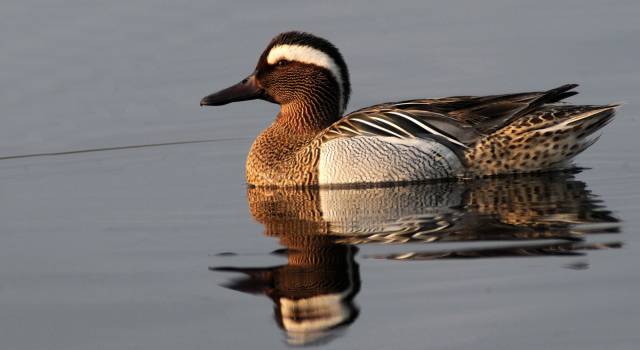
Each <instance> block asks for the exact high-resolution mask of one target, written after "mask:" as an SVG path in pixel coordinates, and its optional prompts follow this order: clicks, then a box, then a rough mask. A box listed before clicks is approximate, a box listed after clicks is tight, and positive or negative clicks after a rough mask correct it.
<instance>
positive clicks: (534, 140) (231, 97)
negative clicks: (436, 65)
mask: <svg viewBox="0 0 640 350" xmlns="http://www.w3.org/2000/svg"><path fill="white" fill-rule="evenodd" d="M576 86H577V85H576V84H567V85H563V86H560V87H558V88H555V89H551V90H548V91H542V92H525V93H516V94H505V95H491V96H455V97H446V98H437V99H416V100H407V101H401V102H393V103H383V104H379V105H375V106H371V107H367V108H363V109H360V110H357V111H355V112H352V113H349V114H347V115H345V116H342V115H343V112H344V110H345V108H346V106H347V103H348V101H349V96H350V93H351V87H350V83H349V72H348V71H347V65H346V64H345V62H344V59H343V58H342V55H341V54H340V52H339V51H338V49H337V48H336V47H335V46H333V45H332V44H331V43H330V42H328V41H327V40H325V39H323V38H319V37H317V36H314V35H312V34H309V33H303V32H286V33H282V34H279V35H278V36H276V37H275V38H274V39H273V40H272V41H271V43H269V45H268V46H267V48H266V49H265V50H264V52H263V53H262V55H261V56H260V59H259V60H258V64H257V66H256V69H255V71H254V72H253V73H252V74H251V75H250V76H249V77H247V78H246V79H244V80H242V81H241V82H240V83H238V84H236V85H233V86H231V87H229V88H227V89H224V90H222V91H219V92H217V93H214V94H211V95H209V96H206V97H204V98H203V99H202V100H201V101H200V105H207V106H219V105H224V104H227V103H231V102H237V101H245V100H252V99H263V100H267V101H270V102H273V103H277V104H279V105H280V112H279V113H278V115H277V117H276V119H275V121H274V122H273V123H272V124H271V126H269V127H268V128H267V129H266V130H264V131H263V132H262V133H261V134H260V135H259V136H258V137H257V139H256V140H255V141H254V143H253V145H252V146H251V151H250V152H249V156H248V159H247V164H246V177H247V182H248V183H249V184H250V185H253V186H309V185H321V186H322V185H324V186H327V185H328V186H331V185H344V184H362V183H398V182H410V181H421V180H428V179H442V178H455V177H479V176H487V175H496V174H505V173H527V172H539V171H548V170H555V169H561V168H566V167H567V166H569V165H570V163H571V159H572V158H573V157H574V156H576V155H577V154H579V153H580V152H582V151H584V150H585V149H586V148H587V147H589V146H590V145H591V144H593V142H595V141H596V140H597V137H594V136H593V134H594V133H595V132H596V131H597V130H599V129H600V128H602V127H603V126H604V125H606V124H607V123H608V122H609V121H611V119H612V118H613V116H614V113H615V109H616V107H617V105H600V106H596V105H583V106H575V105H567V104H558V102H559V101H561V100H563V99H565V98H567V97H569V96H573V95H575V94H576V93H577V92H575V91H571V90H572V89H574V88H575V87H576Z"/></svg>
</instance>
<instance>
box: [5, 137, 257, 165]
mask: <svg viewBox="0 0 640 350" xmlns="http://www.w3.org/2000/svg"><path fill="white" fill-rule="evenodd" d="M246 139H247V138H246V137H234V138H223V139H203V140H188V141H173V142H161V143H148V144H144V145H127V146H113V147H101V148H88V149H80V150H71V151H62V152H43V153H30V154H18V155H13V156H2V157H0V160H7V159H20V158H32V157H53V156H63V155H68V154H79V153H94V152H104V151H119V150H125V149H136V148H149V147H161V146H172V145H187V144H194V143H212V142H223V141H236V140H246Z"/></svg>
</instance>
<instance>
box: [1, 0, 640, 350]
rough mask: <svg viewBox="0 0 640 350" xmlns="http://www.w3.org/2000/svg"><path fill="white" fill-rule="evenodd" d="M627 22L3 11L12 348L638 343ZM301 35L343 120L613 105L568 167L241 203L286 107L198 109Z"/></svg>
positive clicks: (250, 8) (492, 13)
mask: <svg viewBox="0 0 640 350" xmlns="http://www.w3.org/2000/svg"><path fill="white" fill-rule="evenodd" d="M637 18H640V3H638V2H637V1H609V2H605V1H577V0H576V1H560V2H558V1H538V2H535V3H527V4H517V3H515V2H510V1H499V0H491V1H488V2H487V1H485V2H482V3H480V2H477V1H448V2H444V1H442V2H431V3H429V4H426V5H425V4H423V2H422V1H412V2H406V3H395V2H394V3H393V4H390V3H389V2H387V1H376V2H371V1H366V2H365V1H361V2H344V1H342V2H337V3H334V4H331V3H321V2H315V3H313V4H307V5H305V4H301V3H299V2H294V1H291V2H287V1H277V2H275V1H274V2H270V3H269V4H253V3H250V2H242V1H234V2H217V1H175V2H171V3H169V2H157V1H151V0H134V1H110V2H104V3H99V4H98V3H95V2H86V1H80V0H76V1H74V0H61V1H57V2H50V1H43V0H33V1H28V2H23V1H13V0H10V1H5V2H3V3H2V4H1V5H0V33H2V34H0V39H1V40H0V52H2V54H1V55H0V87H1V89H0V91H2V92H1V93H0V106H1V107H0V108H1V110H2V116H1V119H0V120H1V121H2V127H0V157H2V158H3V159H1V160H0V196H1V200H0V348H2V349H176V348H179V349H230V348H234V349H235V348H237V349H250V348H261V349H279V348H283V347H286V346H288V345H291V346H296V345H305V344H307V345H309V344H316V345H321V346H322V347H323V348H328V349H331V348H333V349H366V348H370V349H390V348H393V349H416V348H418V349H422V348H428V349H460V348H465V349H466V348H473V349H540V348H545V349H603V348H607V349H635V348H637V344H638V343H639V342H640V333H639V332H638V330H639V329H638V324H640V302H639V301H638V298H637V295H638V291H639V290H640V273H639V272H638V265H639V264H640V251H639V250H638V247H639V246H640V235H639V234H640V233H639V232H638V229H639V228H640V216H639V215H638V211H639V210H640V189H639V188H640V175H639V174H640V155H639V154H638V152H637V146H638V142H637V133H638V132H639V131H640V128H639V127H640V124H639V122H638V116H639V115H640V105H639V104H638V96H639V95H640V70H638V64H637V62H639V61H640V45H638V38H639V37H640V24H638V20H637ZM289 29H302V30H307V31H310V32H314V33H317V34H320V35H323V36H325V37H327V38H329V39H330V40H331V41H333V42H334V43H335V44H336V45H337V46H338V47H339V48H340V49H341V50H342V52H343V54H344V56H345V59H346V60H347V63H349V64H350V69H351V76H352V82H353V90H354V96H353V99H352V102H351V104H350V108H349V109H356V108H359V107H363V106H367V105H370V104H373V103H377V102H383V101H392V100H398V99H407V98H414V97H427V96H431V97H433V96H446V95H454V94H488V93H500V92H515V91H523V90H531V89H533V90H536V89H546V88H551V87H554V86H557V85H560V84H562V83H566V82H577V83H580V84H581V87H580V88H579V90H580V91H581V94H580V95H578V96H576V97H573V98H572V99H571V101H572V102H575V103H607V102H620V101H623V102H625V103H626V104H625V105H624V107H623V109H622V110H621V111H620V113H619V115H618V117H617V119H616V120H615V121H614V122H613V123H612V124H611V125H609V126H608V127H607V128H606V129H605V131H604V135H603V137H602V138H601V140H600V141H599V142H598V143H597V144H596V145H595V146H593V147H592V148H591V149H589V150H588V151H587V152H586V153H585V154H583V155H582V156H580V157H579V158H578V164H579V165H580V166H581V167H584V168H585V169H584V170H582V171H581V172H574V173H565V174H554V175H545V176H521V177H516V178H504V179H493V180H484V181H476V182H472V183H466V184H461V183H441V184H428V185H415V186H404V187H390V188H378V189H358V190H339V191H277V190H271V191H261V190H250V191H248V190H247V188H246V186H245V184H244V182H243V180H244V179H243V171H244V159H245V156H246V153H247V150H248V147H249V145H250V143H251V141H252V139H253V137H255V135H256V134H257V133H258V131H259V130H260V129H261V128H264V127H265V126H266V125H268V123H269V122H270V121H271V118H272V116H273V115H275V113H276V107H275V106H274V105H270V104H267V103H264V102H248V103H244V104H234V105H230V106H226V107H222V108H217V109H213V108H209V109H200V108H199V106H198V101H199V99H200V98H201V97H202V96H204V95H205V94H208V93H210V92H213V91H216V90H217V89H219V88H222V87H225V86H227V85H229V84H230V83H233V82H236V81H238V80H239V79H241V78H243V77H244V76H245V75H246V74H247V73H249V72H250V71H251V70H252V69H253V66H254V64H255V61H256V60H257V57H258V55H259V53H260V52H261V50H262V49H263V47H264V46H265V45H266V43H267V42H268V40H269V39H270V38H271V37H272V36H273V35H275V34H276V33H278V32H280V31H283V30H289ZM197 140H201V141H205V142H201V143H182V144H170V145H164V146H158V145H156V146H149V147H141V148H123V149H116V150H104V151H96V152H88V153H72V154H63V155H57V156H38V157H26V158H11V157H13V156H17V155H29V154H36V153H55V152H66V151H74V150H87V149H96V148H113V147H123V146H134V145H149V144H160V143H175V142H187V141H197ZM7 157H9V158H7Z"/></svg>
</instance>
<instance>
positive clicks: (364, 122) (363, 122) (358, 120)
mask: <svg viewBox="0 0 640 350" xmlns="http://www.w3.org/2000/svg"><path fill="white" fill-rule="evenodd" d="M351 120H353V121H356V122H360V123H362V124H365V125H369V126H370V127H372V128H376V129H378V130H382V131H384V132H387V133H389V134H391V135H394V136H397V137H399V138H401V139H403V138H404V136H402V135H400V134H398V133H396V132H393V131H391V130H389V129H386V128H383V127H381V126H380V125H376V124H374V123H371V122H368V121H366V120H362V119H360V118H351Z"/></svg>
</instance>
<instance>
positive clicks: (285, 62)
mask: <svg viewBox="0 0 640 350" xmlns="http://www.w3.org/2000/svg"><path fill="white" fill-rule="evenodd" d="M276 64H277V65H278V66H286V65H287V64H289V61H287V60H280V61H278V63H276Z"/></svg>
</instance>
